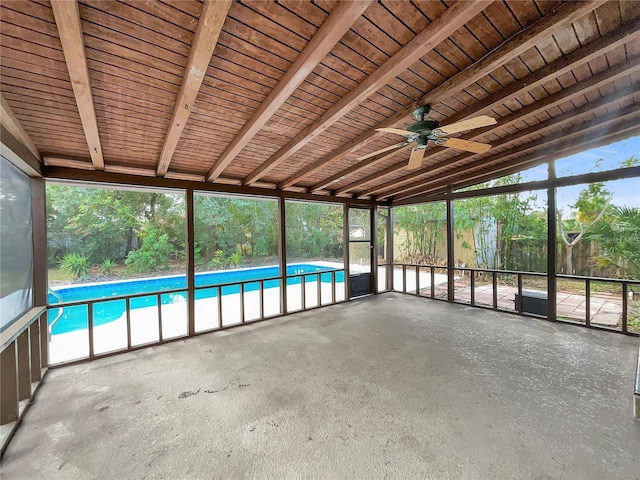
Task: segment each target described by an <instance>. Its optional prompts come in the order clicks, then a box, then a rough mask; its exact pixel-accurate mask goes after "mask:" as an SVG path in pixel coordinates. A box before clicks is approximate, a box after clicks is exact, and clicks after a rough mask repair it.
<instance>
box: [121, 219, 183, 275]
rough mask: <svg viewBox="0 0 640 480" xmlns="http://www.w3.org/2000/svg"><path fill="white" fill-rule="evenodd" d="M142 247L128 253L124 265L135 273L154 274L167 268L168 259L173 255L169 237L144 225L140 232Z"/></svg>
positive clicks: (153, 227) (156, 229) (150, 226)
mask: <svg viewBox="0 0 640 480" xmlns="http://www.w3.org/2000/svg"><path fill="white" fill-rule="evenodd" d="M141 237H142V246H141V247H140V248H139V249H138V250H135V251H132V252H129V254H128V255H127V258H126V260H125V261H124V263H125V264H126V265H127V267H128V268H129V269H130V270H131V271H133V272H136V273H148V272H156V271H158V270H160V269H164V270H167V269H168V268H169V258H170V257H171V255H173V254H174V248H173V245H171V243H170V242H169V235H167V234H166V233H164V234H163V233H162V231H161V230H160V229H159V228H157V227H155V226H153V225H151V224H147V225H145V228H144V231H143V232H142V235H141Z"/></svg>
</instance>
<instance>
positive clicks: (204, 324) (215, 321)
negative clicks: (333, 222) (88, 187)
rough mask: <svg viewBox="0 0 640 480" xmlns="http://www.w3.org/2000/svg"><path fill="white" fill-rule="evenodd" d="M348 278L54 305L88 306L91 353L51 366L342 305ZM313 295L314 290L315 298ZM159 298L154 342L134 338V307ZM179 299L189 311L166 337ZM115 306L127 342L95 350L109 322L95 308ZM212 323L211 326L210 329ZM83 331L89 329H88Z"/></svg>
mask: <svg viewBox="0 0 640 480" xmlns="http://www.w3.org/2000/svg"><path fill="white" fill-rule="evenodd" d="M344 276H345V270H344V269H336V270H325V271H320V272H312V273H309V272H307V273H294V274H288V275H284V276H282V275H281V276H275V277H269V278H262V279H251V280H243V281H240V282H228V283H218V284H213V285H198V286H195V287H194V288H193V297H194V298H193V299H190V295H189V289H188V288H177V289H171V290H160V291H155V292H144V293H135V294H129V295H118V296H113V297H108V298H96V299H90V300H76V301H68V302H59V303H53V304H50V305H49V306H48V310H49V311H54V310H57V309H68V308H73V307H82V306H85V307H86V325H87V326H86V332H87V336H88V338H87V345H88V349H87V348H85V347H82V348H85V353H82V354H70V355H68V356H67V357H66V358H63V359H60V358H52V363H51V366H59V365H66V364H69V363H75V362H79V361H86V360H93V359H96V358H100V357H106V356H110V355H114V354H118V353H124V352H129V351H133V350H137V349H140V348H145V347H149V346H153V345H159V344H163V343H167V342H170V341H175V340H179V339H183V338H186V337H190V336H194V335H200V334H203V333H209V332H215V331H218V330H224V329H227V328H233V327H237V326H240V325H245V324H247V323H255V322H260V321H263V320H268V319H271V318H275V317H278V316H282V315H286V314H289V313H294V312H300V311H304V310H311V309H314V308H319V307H323V306H327V305H333V304H336V303H340V302H343V301H345V300H346V290H343V291H342V294H340V292H339V289H338V285H339V284H340V283H343V282H344ZM314 282H315V286H314V287H312V288H309V286H310V285H313V283H314ZM283 285H286V288H285V292H284V293H283V294H281V292H280V291H281V289H282V287H283ZM296 285H300V287H299V288H300V303H299V304H298V303H297V302H295V301H294V298H292V297H293V295H291V293H292V292H289V295H288V294H287V292H286V290H292V289H293V288H295V286H296ZM323 285H330V289H331V291H330V293H327V289H326V288H325V289H323ZM271 289H273V290H276V289H277V292H278V293H277V296H278V300H277V304H278V307H277V308H275V307H274V305H273V302H274V301H275V300H274V296H275V295H276V294H275V292H271V293H273V294H272V295H270V300H269V305H270V306H271V307H272V308H271V312H268V313H266V311H267V308H266V300H265V292H268V291H270V290H271ZM205 291H208V292H207V293H208V294H209V295H208V296H207V297H205V298H208V299H215V306H214V305H213V302H212V304H210V305H209V307H211V308H208V309H206V310H205V309H203V308H198V303H197V302H198V300H201V299H202V298H201V299H199V298H198V296H199V292H205ZM312 292H314V294H313V295H312ZM250 293H251V294H253V295H252V296H251V297H249V294H250ZM232 294H238V296H237V297H233V299H232V300H233V301H234V302H235V305H230V306H227V305H225V303H226V302H231V301H232V300H228V299H229V298H231V295H232ZM154 297H155V299H154V300H153V301H151V302H150V303H152V305H147V306H148V307H155V309H156V311H155V316H156V319H157V327H156V326H153V330H154V331H153V332H151V336H152V337H153V338H150V339H149V337H150V335H149V332H146V333H147V335H146V337H147V341H142V342H140V341H135V339H134V338H133V336H134V335H133V333H136V332H137V333H140V329H141V328H142V327H140V326H138V327H136V326H135V324H134V322H133V319H132V311H134V312H135V310H136V309H135V308H133V309H132V306H131V304H132V302H135V301H136V300H141V299H147V298H149V299H153V298H154ZM176 297H180V299H181V301H180V302H178V303H180V304H183V305H184V306H185V307H186V308H185V312H184V318H182V316H181V319H180V321H181V322H182V323H180V325H178V328H175V323H176V320H175V318H172V319H171V321H172V322H173V323H172V325H173V327H172V332H171V333H167V328H166V327H167V326H168V324H165V321H164V320H163V318H164V317H167V316H168V315H169V314H165V315H164V316H163V307H168V305H175V304H176V303H175V302H173V300H175V298H176ZM225 297H226V298H225ZM288 297H289V299H288ZM164 299H166V300H167V301H163V300H164ZM287 299H288V300H287ZM191 301H193V302H194V308H193V310H191V309H190V308H189V302H191ZM112 302H124V306H123V307H124V312H123V314H122V315H123V316H124V324H125V325H126V327H124V329H126V342H125V340H124V335H123V338H122V341H121V342H120V343H119V344H118V345H117V346H113V347H112V348H106V349H105V348H103V349H102V350H101V351H96V348H95V345H96V338H98V339H99V337H96V332H95V328H96V326H99V325H101V324H104V322H102V321H101V318H100V314H99V313H96V311H97V308H96V306H97V305H98V306H99V305H101V304H105V303H112ZM147 303H149V302H147ZM190 310H191V311H193V312H194V318H193V319H190V318H189V313H188V312H189V311H190ZM252 312H253V313H252ZM151 313H152V312H150V311H147V312H146V318H147V319H148V318H150V316H151ZM60 317H61V315H60V314H58V316H57V318H56V322H57V323H64V319H60ZM228 317H233V318H232V319H231V321H228V320H229V318H228ZM119 319H122V316H120V317H119ZM209 324H210V325H211V326H209ZM134 327H135V328H134ZM149 327H150V324H149V322H147V323H146V328H147V329H149ZM81 330H83V331H84V329H81ZM178 330H179V331H178ZM45 331H46V327H45ZM176 331H178V333H176ZM156 332H157V334H156ZM52 333H53V335H52V337H51V341H52V342H53V343H52V352H53V351H54V350H55V347H56V344H55V342H56V341H57V339H58V337H59V336H58V335H56V334H55V332H52ZM83 335H84V334H83ZM76 345H77V344H76Z"/></svg>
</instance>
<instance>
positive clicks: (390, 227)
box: [387, 207, 395, 292]
mask: <svg viewBox="0 0 640 480" xmlns="http://www.w3.org/2000/svg"><path fill="white" fill-rule="evenodd" d="M387 226H388V228H387V245H388V247H387V289H388V290H389V291H390V292H393V275H394V268H393V262H394V261H395V258H394V257H395V247H394V245H393V207H389V220H388V223H387Z"/></svg>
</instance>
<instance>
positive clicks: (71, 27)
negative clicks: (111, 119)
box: [51, 0, 104, 170]
mask: <svg viewBox="0 0 640 480" xmlns="http://www.w3.org/2000/svg"><path fill="white" fill-rule="evenodd" d="M51 8H52V10H53V17H54V18H55V21H56V26H57V27H58V33H59V36H60V42H61V43H62V51H63V53H64V59H65V61H66V63H67V70H68V71H69V77H70V78H71V86H72V87H73V94H74V95H75V97H76V104H77V106H78V112H79V113H80V120H81V121H82V128H83V129H84V136H85V138H86V139H87V146H88V147H89V154H90V155H91V162H92V163H93V167H94V168H95V169H96V170H104V158H103V157H102V146H101V144H100V135H99V134H98V122H97V120H96V111H95V108H94V106H93V95H92V93H91V82H90V81H89V69H88V68H87V57H86V54H85V50H84V38H83V36H82V25H81V23H80V12H79V10H78V3H77V1H76V0H52V1H51Z"/></svg>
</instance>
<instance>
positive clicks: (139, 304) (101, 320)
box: [48, 264, 344, 335]
mask: <svg viewBox="0 0 640 480" xmlns="http://www.w3.org/2000/svg"><path fill="white" fill-rule="evenodd" d="M331 270H335V269H333V268H331V267H323V266H318V265H309V264H298V265H288V266H287V275H297V274H301V273H317V272H327V273H323V274H322V275H320V277H321V281H322V282H323V283H328V282H331V274H330V273H329V272H330V271H331ZM279 272H280V268H279V267H277V266H275V267H259V268H251V269H243V270H227V271H221V272H212V273H199V274H196V278H195V283H196V287H200V286H211V287H214V286H216V285H223V284H227V283H233V282H245V281H250V280H256V282H255V283H249V284H245V286H244V290H245V292H250V291H253V290H258V288H260V284H259V282H257V280H260V279H264V278H272V277H277V276H278V275H279ZM335 276H336V282H343V281H344V273H343V272H342V271H340V272H336V274H335ZM300 278H301V277H293V278H289V279H287V285H295V284H299V283H300V282H301V280H300ZM305 281H306V282H307V283H308V282H315V281H316V276H315V275H311V276H309V277H307V278H306V279H305ZM186 282H187V281H186V277H185V276H184V275H181V276H172V277H159V278H150V279H140V280H127V281H122V282H108V283H100V284H94V285H74V286H70V287H63V288H59V289H57V290H55V292H54V293H51V292H50V293H49V297H48V302H49V305H55V304H56V303H61V302H74V301H79V300H96V299H105V301H102V302H98V303H95V304H94V305H93V325H94V326H98V325H103V324H105V323H109V322H112V321H114V320H117V319H118V318H120V317H121V316H122V314H124V312H125V301H124V300H111V301H109V300H108V299H109V298H111V297H118V296H122V295H132V294H138V293H147V292H149V293H151V292H160V291H165V290H176V289H180V288H185V289H186V288H187V283H186ZM279 286H280V281H279V280H267V281H265V282H264V288H265V289H266V288H274V287H279ZM239 292H240V285H230V286H227V287H222V288H221V294H222V295H231V294H234V293H239ZM186 295H187V294H186V292H178V293H166V294H162V295H161V296H160V299H161V302H162V304H163V305H166V304H170V303H178V302H185V301H186ZM216 295H217V290H216V289H215V288H206V289H202V290H196V300H200V299H204V298H211V297H215V296H216ZM156 305H157V296H156V295H155V294H152V295H149V296H146V297H138V298H132V299H131V300H130V306H131V309H135V308H144V307H151V306H156ZM60 310H61V309H60V308H51V309H50V310H49V323H50V324H51V323H52V322H53V321H54V320H55V319H56V318H57V317H58V316H59V315H60V313H61V312H60ZM87 315H88V314H87V305H77V306H72V307H64V308H62V316H61V317H60V319H59V320H58V321H57V322H56V324H55V325H54V327H53V330H52V332H51V333H52V334H54V335H55V334H59V333H67V332H73V331H75V330H81V329H86V328H87V322H88V320H87V318H88V316H87Z"/></svg>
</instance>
